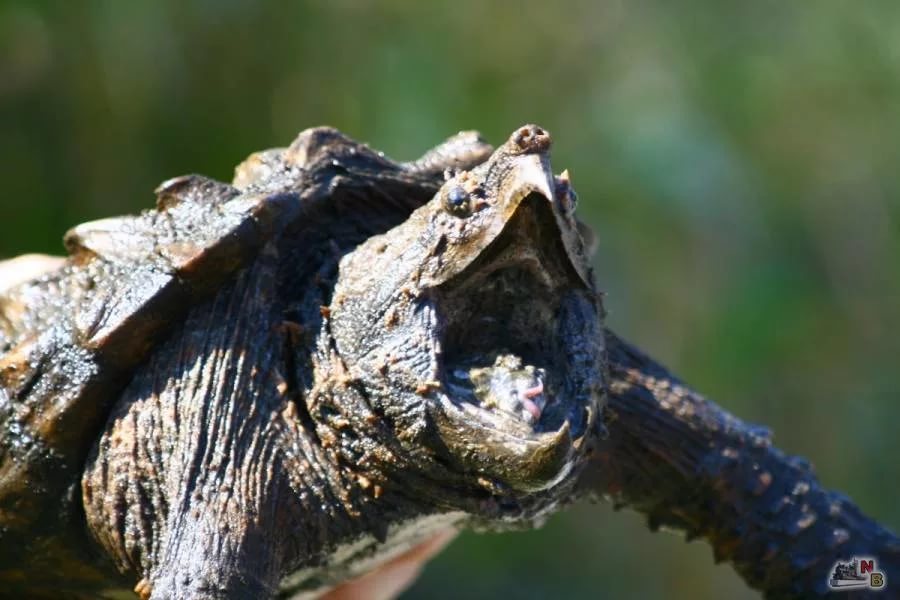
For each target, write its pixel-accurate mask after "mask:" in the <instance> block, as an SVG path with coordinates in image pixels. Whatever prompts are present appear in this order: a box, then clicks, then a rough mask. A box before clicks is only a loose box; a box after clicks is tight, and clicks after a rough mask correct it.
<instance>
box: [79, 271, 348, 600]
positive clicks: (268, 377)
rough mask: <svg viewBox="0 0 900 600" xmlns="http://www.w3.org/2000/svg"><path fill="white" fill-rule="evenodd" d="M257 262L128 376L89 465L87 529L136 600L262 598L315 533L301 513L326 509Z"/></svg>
mask: <svg viewBox="0 0 900 600" xmlns="http://www.w3.org/2000/svg"><path fill="white" fill-rule="evenodd" d="M265 263H266V260H265V258H263V259H261V260H260V261H259V262H257V264H256V265H254V266H253V267H251V268H249V269H248V270H247V271H246V272H245V273H244V274H243V275H241V276H240V277H238V279H237V280H236V281H235V282H234V283H233V284H232V285H229V286H226V287H225V288H224V289H223V290H222V291H220V293H219V294H218V295H217V296H216V298H215V299H214V300H213V301H211V302H210V303H209V304H207V305H203V306H200V307H198V308H196V309H194V310H193V311H192V312H191V314H190V316H189V317H188V319H187V321H186V322H185V323H184V326H183V327H182V328H181V329H180V330H179V331H178V332H176V333H175V334H174V335H173V336H172V338H170V339H169V340H168V341H167V342H166V343H165V344H163V345H162V346H161V347H160V348H159V349H158V350H157V351H156V352H155V354H154V355H153V356H152V357H151V359H150V360H149V361H148V363H147V364H145V365H144V366H143V367H142V368H141V369H140V370H139V371H138V372H137V374H136V376H135V378H134V379H133V380H132V382H131V383H130V385H129V387H128V388H127V390H126V391H125V393H124V396H123V397H122V398H121V399H120V401H119V403H118V405H117V407H116V409H115V410H114V411H113V414H112V416H111V418H110V420H109V422H108V424H107V428H106V431H105V433H104V434H103V436H102V438H101V440H100V441H99V444H98V446H97V447H96V448H95V450H94V453H93V455H92V457H91V458H90V459H89V461H88V464H87V467H86V470H85V474H84V477H83V481H82V487H83V494H84V506H85V512H86V516H87V521H88V525H89V527H90V529H91V531H92V533H93V535H94V537H95V539H96V540H97V541H98V542H99V543H100V545H101V546H102V547H103V548H104V549H105V550H106V551H107V552H108V553H109V554H110V555H111V556H112V557H113V559H114V560H115V561H116V563H117V565H118V567H119V568H120V570H122V571H123V572H131V573H135V574H136V579H137V580H138V585H137V586H136V588H135V591H136V592H137V593H138V594H139V595H140V596H141V597H142V598H159V599H163V598H165V599H169V600H174V599H183V598H266V597H271V596H272V595H273V594H275V592H276V591H277V588H278V584H279V581H280V579H281V577H282V575H283V573H284V572H285V571H286V570H289V569H292V568H295V567H296V566H298V565H299V564H301V563H302V561H303V559H304V557H308V556H310V555H311V554H312V553H313V551H314V547H315V544H316V543H317V539H319V540H320V539H321V537H322V536H321V535H318V534H317V532H316V531H313V526H312V525H311V524H310V523H309V521H308V520H306V519H305V516H307V515H310V514H314V510H318V511H319V512H321V510H322V509H321V508H320V507H322V506H327V505H329V503H330V502H332V498H331V497H328V496H326V495H325V494H324V493H319V491H320V490H322V489H324V488H325V487H326V486H322V485H319V480H318V479H316V478H317V477H318V478H323V477H324V478H327V476H328V473H320V472H318V471H316V473H315V474H313V473H310V472H307V473H303V472H302V468H299V467H298V464H299V465H303V464H305V465H306V467H307V469H306V470H307V471H310V468H309V465H317V466H318V470H319V471H321V470H322V469H323V468H324V467H323V466H322V462H323V460H322V457H321V456H318V455H317V454H316V453H317V452H318V451H320V449H317V447H315V445H314V444H313V443H312V442H311V441H310V440H309V439H308V436H307V435H306V434H305V433H304V431H303V429H302V425H301V424H300V421H299V419H298V418H297V411H296V405H295V404H294V398H292V395H293V393H294V390H292V389H291V387H292V386H291V385H289V384H288V382H287V380H286V379H285V377H289V375H288V374H287V373H286V364H287V363H285V359H284V354H285V345H284V340H283V336H284V332H283V329H280V328H279V324H280V321H279V308H278V306H277V304H278V303H277V299H276V298H275V297H274V288H275V285H274V281H273V276H272V273H271V269H270V268H269V267H268V266H267V265H266V264H265ZM313 486H316V487H315V489H314V488H313Z"/></svg>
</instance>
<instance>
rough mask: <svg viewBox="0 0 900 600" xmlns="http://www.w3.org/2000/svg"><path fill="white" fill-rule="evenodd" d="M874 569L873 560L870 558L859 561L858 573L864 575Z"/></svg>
mask: <svg viewBox="0 0 900 600" xmlns="http://www.w3.org/2000/svg"><path fill="white" fill-rule="evenodd" d="M874 570H875V561H872V560H861V561H859V574H860V575H865V574H866V573H871V572H872V571H874Z"/></svg>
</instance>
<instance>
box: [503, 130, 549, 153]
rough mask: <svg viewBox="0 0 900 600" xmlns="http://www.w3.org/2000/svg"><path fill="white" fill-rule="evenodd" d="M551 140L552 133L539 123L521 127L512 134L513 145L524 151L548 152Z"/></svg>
mask: <svg viewBox="0 0 900 600" xmlns="http://www.w3.org/2000/svg"><path fill="white" fill-rule="evenodd" d="M551 142H552V140H551V139H550V134H549V133H547V132H546V131H544V130H543V129H542V128H540V127H538V126H537V125H525V126H523V127H519V129H517V130H516V131H515V132H514V133H513V134H512V143H513V145H514V146H515V147H516V148H517V149H518V150H519V151H520V152H523V153H530V152H546V151H547V150H549V149H550V144H551Z"/></svg>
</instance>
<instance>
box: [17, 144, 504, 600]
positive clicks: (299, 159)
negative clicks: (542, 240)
mask: <svg viewBox="0 0 900 600" xmlns="http://www.w3.org/2000/svg"><path fill="white" fill-rule="evenodd" d="M490 150H491V148H490V146H488V145H487V144H486V143H484V142H482V141H481V139H480V137H479V136H478V135H477V134H475V133H474V132H464V133H461V134H459V135H457V136H454V137H452V138H450V139H449V140H447V141H446V142H445V143H444V144H441V145H440V146H438V147H436V148H435V149H433V150H431V151H429V152H428V153H426V154H425V155H424V156H423V157H422V158H421V159H419V160H417V161H415V162H411V163H399V162H394V161H392V160H389V159H387V158H385V157H384V155H383V154H382V153H379V152H375V151H373V150H371V149H369V148H368V147H367V146H365V145H364V144H360V143H358V142H355V141H353V140H351V139H349V138H348V137H346V136H344V135H343V134H341V133H340V132H338V131H336V130H334V129H331V128H326V127H321V128H314V129H309V130H306V131H304V132H302V133H301V134H300V135H299V136H298V138H297V139H296V140H295V141H294V142H293V143H292V144H291V145H290V146H289V147H287V148H279V149H273V150H267V151H263V152H259V153H256V154H253V155H251V156H250V157H249V158H248V159H247V160H245V161H244V162H243V163H242V164H241V165H239V166H238V167H237V169H236V171H235V177H234V180H233V182H232V183H231V184H226V183H222V182H218V181H215V180H212V179H209V178H207V177H203V176H200V175H187V176H183V177H177V178H175V179H170V180H168V181H166V182H164V183H163V184H161V185H160V186H159V187H158V188H157V190H156V208H155V209H153V210H148V211H146V212H144V213H142V214H140V215H137V216H126V217H117V218H110V219H103V220H100V221H94V222H90V223H85V224H83V225H79V226H77V227H75V228H74V229H72V230H71V231H69V232H68V233H67V234H66V236H65V245H66V248H67V250H68V252H69V256H68V258H67V259H66V261H65V262H64V263H63V265H62V266H61V267H60V268H59V269H57V270H55V271H52V272H50V273H47V274H44V275H42V276H40V277H39V278H37V279H35V280H32V281H28V282H25V283H22V284H19V285H16V286H14V287H12V288H10V289H7V290H6V291H5V292H2V294H0V587H3V588H5V589H10V590H12V589H27V590H28V593H29V595H32V596H34V595H46V596H48V597H49V596H53V597H56V594H55V593H54V592H53V590H54V589H55V585H56V582H62V581H65V584H66V589H70V590H73V592H77V590H78V589H81V590H83V591H84V592H85V593H86V594H88V593H89V594H90V595H92V596H96V595H102V591H99V590H98V586H103V585H109V578H110V574H111V573H115V570H114V569H106V568H105V566H104V565H103V560H104V559H103V558H102V556H101V555H100V553H98V552H96V551H95V550H93V548H92V547H91V545H90V543H89V542H88V539H87V536H86V534H85V527H84V514H83V508H82V506H81V502H80V491H79V481H80V477H81V473H82V470H83V465H84V463H85V460H86V458H87V456H88V454H89V452H90V449H91V447H92V445H93V444H94V443H95V442H96V440H97V438H98V436H99V434H100V431H101V430H102V428H103V425H104V422H105V421H106V419H107V417H108V414H109V412H110V410H111V407H112V406H113V405H114V403H115V401H116V399H117V397H118V394H119V393H120V392H121V390H122V389H123V388H124V386H125V385H127V383H128V381H129V380H130V378H131V376H132V374H133V372H134V370H135V369H136V368H137V367H138V366H139V365H140V364H141V363H142V362H143V361H145V360H146V359H147V358H148V356H149V355H150V354H151V353H152V351H153V350H154V348H156V347H157V346H158V345H159V344H160V343H161V342H162V341H163V340H165V339H166V337H167V336H169V335H171V333H172V332H173V330H176V329H177V328H178V327H179V326H180V325H181V324H182V323H183V320H184V319H185V317H186V315H187V313H188V311H189V310H190V308H191V307H192V306H196V305H197V304H199V303H201V302H203V301H205V300H207V299H209V298H210V297H212V296H213V295H214V294H215V293H216V291H217V290H218V289H220V288H221V286H223V285H225V284H226V283H227V282H229V281H231V280H233V279H234V278H235V277H236V275H237V274H238V273H240V272H241V270H242V269H244V268H245V267H246V266H248V265H249V264H251V263H252V262H253V261H254V260H255V259H256V257H257V256H258V255H259V253H260V252H261V251H262V250H263V248H265V247H266V246H267V245H269V244H276V245H277V244H282V243H283V242H284V240H289V241H290V247H291V249H292V257H291V258H292V260H294V261H296V262H297V264H300V265H303V268H304V270H305V272H307V273H315V272H316V269H317V268H318V265H319V263H321V262H322V261H323V260H325V259H326V257H329V256H332V257H333V256H334V254H336V253H339V252H341V251H346V250H347V249H349V248H352V247H354V246H355V245H357V244H359V243H360V242H361V241H363V240H365V239H366V238H368V237H369V236H371V235H373V234H376V233H381V232H384V231H386V230H388V229H389V228H390V227H392V226H394V225H396V224H397V223H399V222H402V221H403V220H404V219H405V218H406V217H407V216H408V215H409V213H410V212H411V211H412V210H413V209H415V208H416V207H418V206H419V205H421V204H422V203H424V202H425V201H427V200H428V199H429V198H430V197H431V195H433V194H434V192H435V191H436V190H437V188H438V185H439V184H440V180H441V178H440V173H441V172H443V171H444V170H445V169H446V168H455V167H458V168H468V167H470V166H473V165H474V164H477V163H479V162H481V161H482V160H484V159H485V158H486V157H487V156H488V155H489V153H490ZM298 281H300V282H301V283H299V284H298V285H302V284H303V283H302V282H303V281H305V280H303V279H302V278H300V279H298ZM35 578H38V579H40V580H41V581H42V582H43V583H42V585H43V586H44V587H35V586H34V585H33V584H34V583H35V582H34V579H35ZM104 582H105V583H104ZM17 586H19V587H17ZM42 590H43V591H42Z"/></svg>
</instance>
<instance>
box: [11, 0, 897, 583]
mask: <svg viewBox="0 0 900 600" xmlns="http://www.w3.org/2000/svg"><path fill="white" fill-rule="evenodd" d="M898 13H900V3H888V2H883V3H877V2H871V3H846V2H818V3H791V4H788V3H743V4H737V3H718V2H681V3H670V2H665V1H659V2H639V3H625V2H587V1H585V2H572V3H550V2H540V1H533V2H516V3H513V2H498V3H491V4H490V5H489V4H488V3H485V2H479V1H477V0H461V1H457V2H453V3H446V4H444V3H429V2H415V1H404V2H401V1H394V2H384V3H378V2H371V1H364V2H353V1H350V0H342V1H331V2H325V1H320V2H310V3H286V2H250V1H242V0H218V1H212V0H205V1H193V2H184V1H176V0H172V1H165V2H163V1H154V2H150V1H146V2H125V1H112V0H110V1H108V2H38V1H33V0H32V1H21V2H10V1H3V2H0V184H2V189H0V256H11V255H14V254H17V253H22V252H26V251H45V252H60V251H61V249H62V248H61V244H60V238H61V235H62V233H63V232H64V231H65V230H66V229H67V228H68V227H70V226H72V225H74V224H76V223H78V222H81V221H86V220H89V219H95V218H100V217H104V216H110V215H114V214H117V213H125V212H133V211H136V210H139V209H141V208H145V207H149V206H151V205H152V202H153V197H152V194H151V190H152V189H153V188H154V186H155V185H156V184H157V183H159V182H160V181H162V180H163V179H166V178H168V177H171V176H174V175H178V174H182V173H187V172H201V173H205V174H208V175H212V176H216V177H218V178H221V179H226V180H227V179H229V178H230V176H231V169H232V168H233V166H234V165H235V164H237V163H238V162H239V161H240V160H241V159H242V158H243V157H244V156H245V155H247V154H249V153H250V152H251V151H254V150H259V149H262V148H266V147H271V146H277V145H284V144H287V143H288V142H290V141H291V139H292V138H293V136H294V135H295V134H296V133H297V132H298V131H299V130H300V129H302V128H305V127H308V126H311V125H317V124H323V123H328V124H331V125H334V126H336V127H338V128H340V129H342V130H344V131H346V132H348V133H350V134H351V135H353V136H354V137H357V138H359V139H362V140H366V141H368V142H370V143H371V144H372V145H373V146H375V147H377V148H380V149H383V150H385V151H386V152H387V153H388V154H390V155H391V156H394V157H397V158H401V159H408V158H412V157H414V156H416V155H417V154H418V153H419V152H421V151H422V150H424V149H425V148H426V147H428V146H429V145H431V144H433V143H435V142H437V141H439V140H441V139H443V138H444V137H445V136H447V135H449V134H451V133H453V132H455V131H457V130H459V129H469V128H475V129H480V130H481V131H482V132H484V134H486V136H487V137H488V138H489V139H490V140H492V141H494V142H495V143H497V142H500V141H502V140H503V139H504V138H505V137H506V136H507V135H508V134H509V132H510V131H512V130H513V129H514V128H515V127H516V126H518V125H520V124H522V123H524V122H537V123H540V124H541V125H542V126H544V127H546V128H548V129H549V130H550V131H551V132H552V133H553V135H554V138H555V147H554V164H555V166H556V168H557V169H559V170H561V169H562V168H568V169H570V171H571V173H572V178H573V181H574V183H575V185H576V187H577V188H578V190H579V195H580V198H581V208H580V210H581V214H582V216H583V217H584V218H585V219H586V220H588V221H589V222H590V223H592V224H593V225H594V226H595V227H596V229H597V231H598V233H599V240H600V249H599V253H598V256H597V259H596V262H597V267H598V274H599V279H600V281H601V285H602V287H603V288H604V289H605V290H606V291H607V292H608V305H607V306H608V308H609V312H610V317H609V321H610V323H611V324H612V325H613V327H614V328H615V329H616V330H618V331H619V332H620V333H621V334H623V335H625V336H626V337H628V338H630V339H631V340H633V341H635V342H637V343H639V344H640V345H641V346H643V347H644V348H646V349H647V350H648V351H650V352H651V353H652V354H654V355H656V356H657V357H658V358H659V359H661V360H663V361H664V362H666V363H667V364H669V365H670V366H671V367H672V368H674V370H675V371H676V372H677V373H679V374H680V375H681V376H682V377H684V378H685V379H687V380H688V381H689V382H691V383H693V384H694V385H696V386H697V387H698V388H700V389H701V390H703V391H705V392H707V393H708V394H709V395H710V396H712V397H713V398H715V399H717V400H718V401H719V402H721V403H722V404H723V405H724V406H726V407H727V408H728V409H729V410H731V411H733V412H735V413H737V414H738V415H740V416H742V417H744V418H746V419H749V420H753V421H759V422H763V423H766V424H768V425H770V426H772V427H773V428H774V430H775V434H776V441H777V442H778V443H779V444H780V445H781V446H782V447H784V448H785V449H787V450H788V451H790V452H793V453H799V454H803V455H806V456H808V457H809V458H810V459H812V461H813V462H814V463H815V465H816V467H817V470H818V472H819V474H820V476H821V478H822V479H823V480H824V482H825V483H826V484H827V485H828V486H831V487H835V488H840V489H841V490H843V491H845V492H847V493H848V494H850V495H851V496H852V497H853V498H855V499H856V500H857V501H858V502H859V503H860V504H861V505H862V507H863V508H864V510H866V511H867V512H868V513H870V514H871V515H873V516H875V517H877V518H878V519H880V520H882V521H883V522H884V523H886V524H887V525H889V526H890V527H892V528H893V529H894V530H900V503H898V502H897V498H898V495H900V461H898V457H900V436H898V435H897V424H898V422H900V407H898V403H897V401H896V399H897V394H898V389H900V368H898V367H900V364H898V362H900V361H898V358H900V335H898V334H900V302H898V300H900V268H898V267H900V260H898V258H900V200H898V198H900V169H898V166H900V160H898V159H900V77H898V75H900V18H898V17H900V14H898ZM501 595H505V596H508V597H515V598H544V597H570V598H596V597H609V598H627V597H633V598H654V597H657V598H662V597H666V598H691V599H704V598H710V599H712V598H717V599H718V598H723V597H729V598H732V599H738V598H752V597H756V596H755V594H754V593H752V592H750V591H749V590H747V588H746V587H745V586H744V585H743V584H742V583H741V582H740V580H739V579H738V578H737V577H736V576H735V575H734V574H733V573H732V572H731V571H730V569H729V568H728V567H725V566H713V563H712V559H711V553H710V551H709V549H708V548H707V547H706V546H704V545H703V544H701V543H692V544H685V543H684V541H683V540H682V539H681V538H680V537H676V536H673V535H668V534H656V535H652V534H650V533H648V532H647V531H646V529H645V527H644V526H643V524H642V522H641V520H640V519H639V518H638V517H637V516H636V515H633V514H629V513H619V514H613V513H612V512H611V511H610V510H609V509H608V508H607V507H605V506H601V507H584V508H580V509H578V510H574V511H570V512H568V513H567V514H564V515H558V516H557V517H555V518H553V519H551V521H550V522H549V523H548V524H547V526H546V527H545V528H544V529H543V530H541V531H538V532H529V533H518V534H507V535H502V536H478V535H474V534H465V535H463V536H462V538H461V539H460V540H458V541H457V542H456V543H455V544H454V545H453V546H452V547H451V548H450V549H449V550H448V551H447V552H446V553H445V554H443V555H442V556H441V557H440V558H439V559H438V560H436V561H435V562H434V563H433V564H432V565H431V566H430V567H429V568H428V569H427V570H426V572H425V574H424V576H423V577H422V579H421V580H420V582H419V583H418V584H417V585H416V586H415V587H414V588H413V589H412V590H411V591H410V592H408V595H407V596H408V597H409V598H459V597H474V598H478V597H481V598H489V597H497V596H501Z"/></svg>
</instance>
